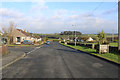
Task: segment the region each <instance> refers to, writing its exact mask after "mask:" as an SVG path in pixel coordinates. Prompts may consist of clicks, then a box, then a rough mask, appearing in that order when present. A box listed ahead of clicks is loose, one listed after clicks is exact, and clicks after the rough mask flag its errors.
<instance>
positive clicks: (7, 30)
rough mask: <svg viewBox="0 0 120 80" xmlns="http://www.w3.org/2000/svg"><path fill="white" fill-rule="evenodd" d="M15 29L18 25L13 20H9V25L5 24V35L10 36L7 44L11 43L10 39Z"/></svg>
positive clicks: (3, 29)
mask: <svg viewBox="0 0 120 80" xmlns="http://www.w3.org/2000/svg"><path fill="white" fill-rule="evenodd" d="M14 29H16V25H15V24H14V22H12V21H10V22H9V27H6V26H4V27H3V28H2V31H3V37H8V39H7V44H10V39H11V36H12V32H13V31H14Z"/></svg>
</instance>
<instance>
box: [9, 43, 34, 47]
mask: <svg viewBox="0 0 120 80" xmlns="http://www.w3.org/2000/svg"><path fill="white" fill-rule="evenodd" d="M17 46H18V47H19V46H21V47H22V46H23V47H29V46H34V45H14V44H9V45H8V47H17Z"/></svg>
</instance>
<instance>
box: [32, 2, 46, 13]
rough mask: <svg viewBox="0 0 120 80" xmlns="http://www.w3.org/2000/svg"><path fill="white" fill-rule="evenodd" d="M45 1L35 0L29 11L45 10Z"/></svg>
mask: <svg viewBox="0 0 120 80" xmlns="http://www.w3.org/2000/svg"><path fill="white" fill-rule="evenodd" d="M45 3H46V2H45V1H41V2H35V3H34V5H33V6H32V8H31V9H30V12H34V11H35V12H36V11H44V10H47V9H48V6H46V5H45Z"/></svg>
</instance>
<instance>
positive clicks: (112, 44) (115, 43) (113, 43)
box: [83, 42, 118, 47]
mask: <svg viewBox="0 0 120 80" xmlns="http://www.w3.org/2000/svg"><path fill="white" fill-rule="evenodd" d="M83 44H95V45H96V44H98V43H83ZM109 45H110V46H113V47H118V43H117V42H112V43H109Z"/></svg>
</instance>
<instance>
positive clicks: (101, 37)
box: [98, 30, 107, 44]
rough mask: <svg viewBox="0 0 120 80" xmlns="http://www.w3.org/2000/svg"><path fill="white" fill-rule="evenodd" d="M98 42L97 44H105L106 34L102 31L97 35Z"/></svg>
mask: <svg viewBox="0 0 120 80" xmlns="http://www.w3.org/2000/svg"><path fill="white" fill-rule="evenodd" d="M98 40H99V44H105V43H107V40H106V33H104V31H103V30H102V32H99V33H98Z"/></svg>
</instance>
